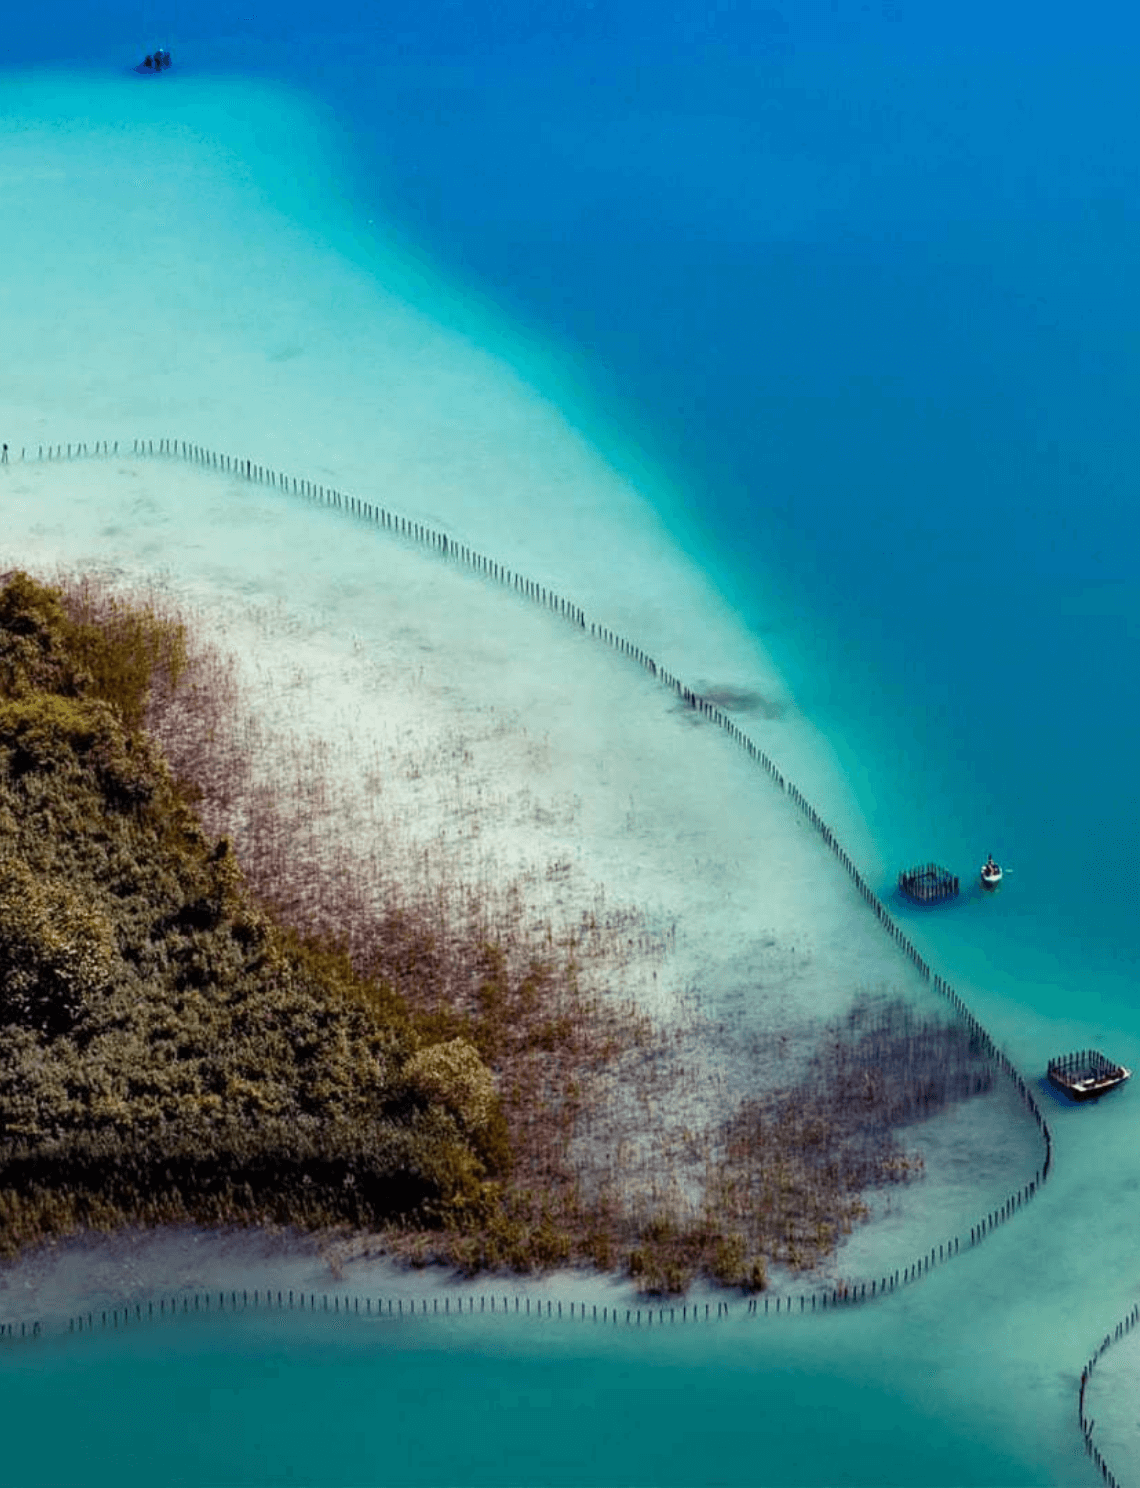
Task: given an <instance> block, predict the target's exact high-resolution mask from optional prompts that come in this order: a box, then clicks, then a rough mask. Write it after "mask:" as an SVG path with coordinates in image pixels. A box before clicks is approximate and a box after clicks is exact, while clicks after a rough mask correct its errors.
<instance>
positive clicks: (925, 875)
mask: <svg viewBox="0 0 1140 1488" xmlns="http://www.w3.org/2000/svg"><path fill="white" fill-rule="evenodd" d="M899 890H900V892H901V893H903V894H905V895H906V897H907V898H908V899H913V900H914V902H915V903H916V904H941V903H942V901H943V900H944V899H953V898H955V897H956V896H957V893H958V879H957V877H956V875H955V874H953V873H951V872H950V870H949V868H940V867H939V866H938V864H937V863H923V864H922V865H921V866H920V867H918V868H905V869H904V870H903V871H902V872H901V873H900V874H899Z"/></svg>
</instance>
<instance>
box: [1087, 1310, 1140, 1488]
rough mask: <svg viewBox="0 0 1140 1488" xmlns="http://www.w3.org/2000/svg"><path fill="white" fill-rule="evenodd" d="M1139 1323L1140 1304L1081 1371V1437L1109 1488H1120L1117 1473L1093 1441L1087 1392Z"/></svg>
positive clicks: (1106, 1336)
mask: <svg viewBox="0 0 1140 1488" xmlns="http://www.w3.org/2000/svg"><path fill="white" fill-rule="evenodd" d="M1137 1323H1140V1302H1138V1303H1137V1304H1136V1306H1135V1307H1133V1308H1132V1309H1131V1310H1130V1311H1129V1312H1127V1313H1126V1314H1125V1315H1124V1317H1122V1318H1121V1319H1120V1321H1119V1322H1118V1323H1117V1325H1116V1327H1115V1328H1114V1329H1113V1330H1112V1332H1111V1333H1106V1334H1105V1335H1104V1340H1103V1342H1102V1343H1101V1345H1100V1347H1099V1348H1098V1349H1097V1351H1096V1353H1095V1354H1093V1355H1092V1357H1091V1358H1090V1359H1089V1360H1088V1362H1087V1363H1086V1364H1085V1367H1084V1368H1083V1369H1082V1370H1081V1383H1080V1389H1079V1391H1078V1393H1077V1421H1078V1423H1079V1425H1080V1428H1081V1436H1082V1437H1083V1438H1084V1443H1085V1451H1086V1452H1087V1453H1088V1455H1089V1456H1090V1457H1091V1458H1092V1460H1093V1462H1094V1463H1095V1464H1096V1466H1097V1467H1098V1468H1099V1469H1100V1475H1101V1477H1102V1478H1103V1479H1104V1481H1105V1482H1106V1483H1107V1484H1108V1485H1109V1488H1120V1485H1119V1483H1118V1482H1117V1478H1116V1475H1115V1473H1114V1472H1113V1471H1112V1469H1111V1468H1110V1467H1109V1465H1108V1463H1107V1461H1106V1460H1105V1458H1104V1456H1103V1454H1102V1453H1101V1451H1100V1448H1099V1447H1098V1446H1097V1445H1096V1443H1095V1442H1094V1441H1093V1427H1094V1426H1095V1425H1096V1422H1095V1420H1093V1419H1092V1417H1091V1416H1087V1415H1086V1414H1085V1392H1086V1391H1087V1389H1088V1385H1089V1381H1090V1380H1091V1379H1092V1377H1093V1372H1094V1370H1095V1369H1096V1366H1097V1363H1098V1361H1099V1360H1100V1359H1102V1358H1103V1357H1104V1355H1105V1354H1106V1353H1107V1352H1108V1350H1109V1349H1110V1348H1111V1347H1112V1345H1113V1344H1114V1343H1119V1342H1120V1340H1121V1339H1122V1338H1126V1337H1127V1336H1128V1334H1129V1333H1131V1332H1132V1329H1133V1328H1135V1327H1136V1325H1137Z"/></svg>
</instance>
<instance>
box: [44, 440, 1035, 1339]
mask: <svg viewBox="0 0 1140 1488" xmlns="http://www.w3.org/2000/svg"><path fill="white" fill-rule="evenodd" d="M45 449H46V451H47V453H46V454H45ZM64 450H66V454H64ZM118 453H119V442H118V441H117V440H116V441H107V440H102V441H100V442H97V443H95V444H93V445H88V444H85V443H76V444H74V445H72V444H68V445H62V444H57V445H46V446H45V445H39V446H38V452H37V454H36V455H35V456H34V457H30V456H29V452H28V447H26V446H25V447H24V448H22V449H21V451H20V458H21V459H22V460H24V459H28V458H36V459H38V460H45V459H46V460H61V459H77V458H78V459H83V458H109V457H114V456H116V455H118ZM124 453H127V451H126V445H125V443H124ZM129 453H130V454H131V455H134V456H137V457H139V458H148V459H149V458H152V457H154V458H163V457H165V458H170V459H178V460H183V461H186V462H188V463H191V464H195V465H200V466H204V467H206V468H208V469H210V470H216V471H219V472H221V473H223V474H227V475H234V476H237V477H238V478H239V479H241V480H246V481H250V482H254V483H257V484H261V485H268V486H272V487H274V488H275V489H277V490H281V491H285V492H287V493H289V494H290V495H297V496H301V497H303V498H305V499H306V500H309V501H313V502H317V503H319V504H321V505H324V506H328V507H332V508H336V509H338V510H340V511H343V512H346V513H348V514H351V515H352V516H355V517H357V518H359V519H361V520H363V521H366V522H368V523H369V524H371V525H372V526H374V527H377V528H379V529H382V530H384V531H387V532H390V533H394V534H396V535H397V536H399V537H403V538H407V539H408V540H409V541H412V542H415V543H418V544H420V545H421V546H426V547H428V548H430V549H431V550H432V551H434V552H436V553H438V554H439V555H440V556H442V557H444V558H449V559H454V560H455V561H456V562H457V563H460V564H463V565H464V566H465V567H467V568H469V569H471V570H473V571H474V572H475V573H477V574H479V575H481V576H482V577H484V578H487V579H489V580H491V581H493V582H496V583H499V584H502V585H503V586H504V587H506V588H509V589H512V590H514V591H515V592H516V593H518V594H520V595H522V596H523V597H525V598H527V599H530V600H532V601H533V602H535V603H537V604H539V605H542V606H543V607H544V608H546V609H550V610H553V611H555V612H556V613H558V614H560V615H562V616H564V617H565V618H566V619H568V620H569V621H570V623H571V624H572V625H574V626H575V628H576V629H578V630H580V631H581V632H582V633H583V634H587V633H588V634H589V635H590V636H591V637H593V638H594V639H597V640H600V641H602V642H603V643H604V644H606V645H608V646H610V647H612V648H613V649H614V650H616V651H618V652H620V653H621V654H622V655H624V656H627V657H629V658H630V660H632V661H634V662H636V663H637V664H638V665H639V666H641V667H642V668H643V669H644V670H645V671H647V672H648V673H649V675H650V676H652V677H653V678H655V679H656V680H657V681H658V682H660V683H661V684H662V685H663V686H665V687H667V688H668V689H669V690H670V691H671V692H672V693H673V694H674V695H675V696H676V697H677V698H678V699H679V700H680V701H682V702H683V703H684V704H685V705H686V706H687V707H689V708H691V709H692V710H693V711H694V712H697V713H699V714H700V716H701V717H703V718H707V719H708V720H709V722H710V723H713V724H715V725H716V726H717V727H718V728H720V729H721V730H722V731H723V732H724V733H725V734H727V735H728V737H729V738H730V739H731V740H732V741H733V742H734V743H735V744H736V745H738V746H739V747H740V748H741V749H743V750H744V752H745V753H746V754H747V755H748V757H749V758H750V759H751V760H753V761H754V762H755V763H756V764H758V765H760V766H761V767H762V768H763V769H764V771H765V772H766V773H767V774H768V776H769V777H770V778H771V779H772V780H773V781H774V782H775V784H776V785H777V786H778V787H779V788H780V789H781V790H782V791H784V792H785V794H786V795H788V797H789V798H790V799H791V800H792V802H793V803H794V804H795V806H796V807H797V808H798V810H799V811H800V813H801V814H802V815H803V817H804V818H805V819H806V820H807V821H808V822H809V823H810V825H811V826H812V827H813V828H814V830H815V831H816V832H817V833H818V834H819V836H820V837H821V838H822V839H823V841H824V843H825V844H826V846H827V847H828V848H829V849H830V851H831V852H832V854H833V855H834V856H835V858H836V859H837V861H838V862H839V863H840V865H841V866H842V868H843V869H844V871H845V872H846V873H847V876H848V878H849V879H850V880H851V882H852V884H853V885H854V887H855V889H856V891H857V892H858V893H859V895H860V897H861V898H862V899H863V900H864V902H865V903H866V904H867V906H868V908H869V909H870V910H871V912H872V913H873V914H874V916H875V918H876V919H877V920H878V922H879V924H880V926H881V927H882V928H883V930H884V931H885V932H886V934H887V935H889V936H890V937H891V939H892V940H893V941H894V942H895V944H896V945H897V946H898V948H899V950H901V951H902V953H903V954H904V955H905V956H906V957H907V959H908V960H909V961H910V962H911V964H912V965H913V966H914V967H915V968H916V970H917V971H918V973H919V975H920V976H921V977H922V978H923V980H924V981H925V982H927V983H928V984H929V985H930V986H931V987H932V988H933V990H934V991H935V992H937V993H938V994H939V995H940V996H941V997H943V998H944V999H945V1000H946V1002H947V1003H949V1005H950V1007H951V1008H952V1009H953V1010H954V1012H955V1013H956V1014H957V1015H958V1016H959V1018H961V1019H962V1021H963V1022H964V1023H965V1024H966V1026H967V1028H968V1029H969V1031H970V1034H971V1036H972V1038H973V1039H974V1040H976V1042H977V1044H978V1046H979V1047H980V1048H981V1051H982V1052H983V1054H984V1055H985V1057H986V1058H987V1059H989V1060H990V1061H991V1063H993V1064H994V1065H996V1066H997V1068H998V1070H999V1071H1000V1072H1001V1073H1002V1074H1003V1075H1004V1076H1005V1077H1006V1078H1007V1079H1008V1080H1009V1081H1010V1083H1011V1084H1012V1085H1013V1086H1014V1088H1015V1090H1016V1091H1017V1093H1018V1095H1019V1097H1020V1098H1021V1100H1022V1102H1023V1104H1024V1105H1025V1107H1026V1109H1027V1110H1028V1111H1029V1114H1030V1115H1031V1116H1032V1117H1033V1119H1034V1121H1035V1122H1036V1124H1037V1129H1038V1131H1039V1133H1040V1135H1041V1138H1042V1142H1043V1144H1044V1161H1043V1162H1042V1165H1041V1166H1040V1167H1039V1168H1038V1170H1037V1172H1036V1174H1035V1175H1034V1177H1033V1179H1032V1180H1031V1181H1030V1182H1028V1183H1026V1184H1024V1185H1023V1186H1022V1187H1021V1188H1020V1189H1018V1190H1017V1191H1016V1192H1015V1193H1013V1194H1011V1195H1010V1196H1009V1198H1007V1199H1006V1201H1005V1202H1004V1203H1003V1204H1002V1205H1001V1206H1000V1207H999V1208H998V1209H995V1210H993V1211H992V1212H991V1213H989V1214H988V1215H986V1216H985V1217H984V1218H983V1219H982V1220H980V1221H979V1223H978V1224H976V1225H974V1226H972V1227H971V1229H970V1239H969V1244H970V1246H974V1245H978V1244H980V1242H981V1241H982V1240H983V1239H984V1238H985V1237H986V1236H987V1235H988V1234H990V1233H991V1231H992V1230H994V1229H995V1228H996V1227H997V1226H998V1225H999V1224H1003V1223H1004V1222H1005V1221H1006V1220H1008V1219H1010V1218H1012V1216H1013V1215H1014V1214H1015V1213H1016V1212H1017V1211H1018V1210H1019V1209H1020V1208H1021V1207H1022V1206H1023V1205H1024V1204H1025V1203H1026V1202H1027V1201H1028V1200H1029V1199H1031V1198H1033V1197H1034V1196H1035V1195H1036V1193H1037V1191H1038V1189H1039V1188H1040V1187H1041V1185H1042V1184H1043V1183H1045V1181H1046V1180H1047V1179H1048V1177H1049V1172H1050V1169H1051V1166H1052V1160H1053V1137H1052V1133H1051V1131H1050V1129H1049V1124H1048V1122H1047V1121H1046V1120H1045V1117H1044V1116H1043V1114H1042V1112H1041V1108H1040V1107H1039V1106H1038V1104H1037V1100H1036V1098H1035V1096H1034V1094H1033V1091H1032V1089H1031V1088H1030V1086H1029V1084H1028V1082H1027V1081H1026V1080H1025V1079H1024V1077H1023V1076H1022V1075H1021V1074H1020V1073H1019V1072H1018V1070H1017V1068H1016V1067H1015V1066H1014V1064H1013V1062H1012V1060H1011V1059H1010V1058H1009V1057H1008V1055H1006V1054H1005V1052H1004V1051H1003V1050H1001V1049H999V1048H998V1046H997V1044H996V1043H995V1042H994V1040H993V1039H992V1038H991V1036H990V1034H989V1033H988V1032H987V1031H986V1029H985V1028H984V1027H983V1026H982V1024H981V1023H980V1022H979V1021H978V1019H977V1018H976V1017H975V1016H974V1014H973V1013H972V1012H971V1011H970V1009H969V1007H968V1006H967V1004H966V1002H965V1000H964V999H963V998H962V997H960V996H959V995H958V993H957V992H956V991H955V990H954V988H953V987H952V986H951V985H950V983H949V982H948V981H947V980H946V979H945V978H944V977H942V976H939V975H938V974H937V973H936V972H935V971H934V970H933V969H932V968H931V967H930V965H929V964H928V963H927V961H926V960H925V959H924V957H923V956H922V954H921V953H920V952H919V950H918V948H917V947H916V946H915V945H914V943H913V942H912V941H911V940H910V938H909V937H908V936H907V935H906V934H905V932H904V931H903V930H902V929H901V927H900V926H899V925H898V924H897V922H896V921H895V920H894V919H893V917H892V916H891V914H890V912H889V911H888V909H887V907H886V905H885V904H884V903H883V902H882V900H881V899H880V898H879V896H878V895H877V894H876V893H875V890H874V889H873V888H872V886H871V885H870V884H869V883H868V882H867V880H866V879H865V878H864V877H863V875H862V873H861V872H860V871H859V869H858V867H857V866H856V864H855V862H854V860H853V859H852V858H851V856H850V855H849V854H848V853H847V852H846V850H845V849H844V848H843V846H842V844H841V843H840V842H839V840H838V838H837V837H836V835H835V832H834V831H833V830H832V828H831V827H830V826H829V825H828V824H827V822H826V821H825V820H824V818H823V816H822V815H821V814H820V812H819V811H817V810H816V808H815V807H814V806H813V805H812V804H811V802H810V801H809V800H808V799H807V797H806V796H805V795H804V793H803V792H802V791H801V790H800V789H799V788H798V787H797V786H796V785H794V784H793V783H792V782H791V781H790V780H788V779H787V777H786V776H785V775H784V773H783V772H782V771H781V770H780V769H779V767H778V766H777V765H776V763H775V762H774V761H773V760H772V759H771V758H770V757H769V756H768V754H766V753H765V751H764V750H762V749H761V748H760V747H759V746H758V745H757V744H756V743H755V742H754V741H753V740H752V739H751V738H750V737H749V736H748V735H747V734H746V733H745V732H744V730H743V729H742V728H740V726H739V725H738V724H737V723H735V722H734V721H733V720H732V719H731V718H729V717H728V715H727V714H726V713H725V712H724V710H723V709H721V708H718V707H717V706H716V705H715V704H713V703H712V702H711V701H710V700H709V699H707V698H704V697H702V696H701V695H700V694H699V693H697V692H695V691H694V690H693V689H692V688H689V687H687V686H686V685H685V684H684V683H683V682H682V681H681V680H680V679H679V678H678V677H676V676H674V675H673V673H671V672H670V671H668V670H667V669H666V668H665V667H663V666H660V665H659V664H658V663H657V661H656V660H655V659H654V658H653V657H651V656H650V655H649V654H648V653H647V652H646V651H643V650H642V649H641V648H640V647H638V646H635V645H634V644H633V643H632V642H630V641H628V640H626V639H625V638H624V637H622V636H619V635H618V634H617V633H616V632H614V631H612V630H609V629H607V628H606V627H605V626H601V625H599V624H597V623H596V622H594V621H592V620H590V621H588V620H587V616H586V612H585V610H584V609H582V608H581V606H579V605H577V604H575V603H573V602H572V601H570V600H567V599H565V598H563V597H562V596H561V595H558V594H556V593H555V592H554V591H553V590H551V589H548V588H546V587H545V586H543V585H541V584H537V583H535V582H534V581H533V580H531V579H528V578H526V577H524V576H523V575H521V574H518V573H516V572H514V571H513V570H512V569H510V568H507V567H506V566H505V565H503V564H501V563H498V562H497V561H495V560H494V559H492V558H489V557H487V556H486V555H485V554H482V553H479V552H477V551H476V550H475V549H474V548H471V547H469V546H467V545H465V544H463V543H459V542H457V541H456V540H455V539H454V538H453V537H449V536H447V535H446V534H444V533H441V532H437V531H436V530H435V529H434V528H431V527H428V526H426V525H425V524H424V523H421V522H416V521H414V520H412V519H411V518H409V517H406V516H403V515H401V514H399V513H397V512H393V511H390V510H388V509H387V508H385V507H381V506H378V505H376V504H375V503H372V502H367V501H363V500H361V499H360V498H359V497H356V496H353V495H349V494H346V493H344V492H342V491H339V490H337V489H336V488H335V487H332V486H325V485H321V484H318V483H316V482H313V481H310V480H308V479H306V478H304V477H297V476H291V475H286V474H284V473H283V472H281V471H276V470H274V469H272V468H271V467H270V466H266V465H261V464H258V463H256V462H254V461H252V460H251V459H249V458H248V457H245V456H233V455H227V454H222V453H219V452H217V451H215V450H209V449H206V448H205V447H204V446H202V445H198V444H192V443H187V442H186V441H185V440H177V439H157V440H155V439H135V440H134V442H133V444H132V447H131V449H130V451H129ZM962 1239H964V1237H954V1238H952V1239H951V1240H949V1241H943V1242H942V1244H941V1245H939V1246H938V1247H937V1248H936V1249H932V1250H931V1251H930V1253H929V1255H924V1256H921V1257H919V1258H917V1259H916V1260H915V1261H914V1262H913V1264H912V1265H910V1266H907V1267H904V1268H902V1270H900V1271H895V1272H893V1273H891V1274H890V1275H888V1276H885V1277H881V1278H875V1279H872V1280H871V1281H870V1282H863V1281H860V1282H851V1283H846V1282H844V1283H840V1284H839V1285H838V1286H837V1287H835V1288H833V1289H832V1290H831V1292H830V1293H828V1292H824V1293H823V1294H822V1301H821V1304H820V1305H821V1306H823V1307H827V1306H832V1307H835V1306H839V1305H845V1304H849V1303H852V1302H856V1301H858V1302H862V1301H864V1300H867V1301H870V1300H872V1299H875V1298H878V1297H882V1296H883V1295H885V1294H887V1293H889V1292H891V1291H893V1290H895V1289H896V1288H897V1287H899V1286H903V1285H905V1284H907V1283H909V1282H911V1281H914V1280H917V1279H918V1278H919V1277H921V1276H924V1275H925V1274H926V1273H927V1272H928V1271H929V1270H930V1268H931V1267H932V1266H933V1265H936V1264H939V1263H941V1262H943V1261H945V1260H948V1259H949V1258H950V1257H951V1256H953V1255H957V1254H958V1253H959V1251H960V1247H961V1242H962ZM868 1286H870V1287H871V1291H870V1293H869V1294H868V1292H867V1287H868ZM810 1295H811V1297H812V1301H811V1308H812V1310H813V1311H815V1310H817V1305H816V1296H817V1294H814V1293H813V1294H810ZM829 1298H830V1301H829ZM754 1300H755V1299H754ZM750 1310H751V1312H752V1313H753V1315H757V1316H758V1315H759V1309H758V1308H757V1307H755V1306H752V1307H751V1309H750ZM787 1310H788V1309H785V1311H787ZM806 1310H807V1309H806V1306H805V1307H803V1308H801V1311H805V1312H806ZM767 1312H768V1308H767V1306H765V1313H767Z"/></svg>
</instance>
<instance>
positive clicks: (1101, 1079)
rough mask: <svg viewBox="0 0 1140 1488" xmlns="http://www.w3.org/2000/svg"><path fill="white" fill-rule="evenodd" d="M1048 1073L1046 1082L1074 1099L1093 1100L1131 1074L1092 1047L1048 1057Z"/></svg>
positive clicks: (1122, 1082) (1130, 1076) (1128, 1070)
mask: <svg viewBox="0 0 1140 1488" xmlns="http://www.w3.org/2000/svg"><path fill="white" fill-rule="evenodd" d="M1048 1074H1049V1083H1050V1084H1051V1085H1055V1086H1056V1087H1057V1089H1058V1090H1063V1091H1064V1092H1065V1094H1066V1095H1068V1096H1071V1097H1072V1099H1073V1100H1075V1101H1086V1100H1093V1099H1094V1098H1095V1097H1096V1096H1098V1095H1104V1093H1105V1092H1106V1091H1108V1090H1115V1089H1116V1087H1117V1086H1118V1085H1123V1084H1124V1082H1125V1080H1130V1079H1131V1078H1132V1071H1131V1070H1130V1069H1125V1067H1124V1065H1122V1064H1113V1062H1112V1060H1111V1059H1106V1058H1105V1057H1104V1055H1103V1054H1101V1053H1099V1052H1098V1051H1097V1050H1096V1049H1082V1050H1081V1052H1080V1053H1079V1054H1063V1055H1062V1056H1061V1058H1060V1059H1051V1060H1050V1061H1049V1070H1048Z"/></svg>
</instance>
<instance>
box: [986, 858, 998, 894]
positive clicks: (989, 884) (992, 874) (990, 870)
mask: <svg viewBox="0 0 1140 1488" xmlns="http://www.w3.org/2000/svg"><path fill="white" fill-rule="evenodd" d="M1000 883H1001V864H1000V863H995V862H994V855H993V853H988V854H987V855H986V861H985V862H984V863H983V864H982V888H983V889H996V888H997V886H998V884H1000Z"/></svg>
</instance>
